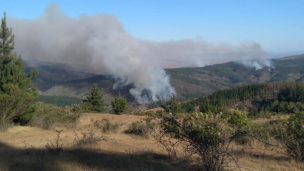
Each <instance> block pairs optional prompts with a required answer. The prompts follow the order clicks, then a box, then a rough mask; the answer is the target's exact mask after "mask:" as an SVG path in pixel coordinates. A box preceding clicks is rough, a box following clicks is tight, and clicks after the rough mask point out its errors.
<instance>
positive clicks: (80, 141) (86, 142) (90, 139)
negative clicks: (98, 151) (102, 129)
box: [74, 131, 106, 147]
mask: <svg viewBox="0 0 304 171" xmlns="http://www.w3.org/2000/svg"><path fill="white" fill-rule="evenodd" d="M74 134H75V139H74V142H75V146H77V147H83V146H92V145H96V144H97V143H98V142H99V141H106V138H105V137H103V136H96V135H95V132H93V131H90V132H81V137H80V136H78V134H77V133H76V132H74Z"/></svg>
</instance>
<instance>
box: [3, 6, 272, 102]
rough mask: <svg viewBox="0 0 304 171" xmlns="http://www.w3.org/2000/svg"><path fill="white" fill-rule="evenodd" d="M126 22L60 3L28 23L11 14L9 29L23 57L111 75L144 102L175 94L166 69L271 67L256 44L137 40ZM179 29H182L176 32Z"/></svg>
mask: <svg viewBox="0 0 304 171" xmlns="http://www.w3.org/2000/svg"><path fill="white" fill-rule="evenodd" d="M155 10H156V9H155ZM139 17H140V16H139ZM124 24H127V23H122V22H121V21H120V20H119V18H117V17H116V16H115V15H111V14H105V13H99V14H91V15H87V14H80V15H78V16H71V15H69V14H67V13H66V12H65V11H63V10H61V9H60V7H59V4H58V3H51V4H49V5H48V6H47V7H46V9H45V10H44V12H43V13H42V14H41V15H39V16H36V17H33V18H30V19H26V18H24V17H12V16H10V15H9V13H8V26H9V27H12V28H13V33H14V34H15V36H16V38H15V41H16V45H15V47H16V49H15V50H16V52H17V53H18V54H21V55H22V58H23V59H30V60H42V61H51V62H66V63H70V64H72V65H81V66H82V67H86V68H88V69H89V70H90V71H92V72H94V73H98V74H108V75H111V76H112V77H114V78H115V79H116V80H117V84H116V85H115V86H120V85H128V84H133V85H134V88H133V89H131V90H130V93H131V94H132V95H133V96H134V97H135V99H136V100H137V101H138V102H140V103H146V102H147V101H148V100H149V99H150V100H151V99H152V100H158V99H163V100H164V99H168V98H169V97H171V96H172V95H174V94H175V90H174V88H173V87H172V86H171V84H170V78H169V76H168V75H167V74H166V73H165V71H164V69H163V68H166V67H186V66H205V65H210V64H216V63H223V62H228V61H244V62H242V63H243V64H244V65H246V66H249V67H255V68H256V69H259V68H261V67H264V66H268V67H269V66H271V63H270V62H269V61H268V60H267V57H268V56H267V53H266V52H265V51H264V50H263V48H262V47H261V45H260V44H258V43H256V42H254V41H240V42H239V43H238V44H236V45H235V44H229V43H210V42H209V41H206V40H204V39H203V38H200V37H196V38H192V39H191V38H187V39H180V40H167V41H155V40H149V39H140V38H138V37H135V36H134V35H133V34H132V33H130V32H129V31H128V30H126V28H125V26H124ZM176 29H180V28H172V30H173V31H174V30H176ZM222 29H223V30H225V28H222ZM147 34H148V33H147ZM245 60H254V61H246V62H245ZM143 92H146V93H144V94H143ZM147 92H148V93H147ZM146 94H148V95H149V97H147V96H146Z"/></svg>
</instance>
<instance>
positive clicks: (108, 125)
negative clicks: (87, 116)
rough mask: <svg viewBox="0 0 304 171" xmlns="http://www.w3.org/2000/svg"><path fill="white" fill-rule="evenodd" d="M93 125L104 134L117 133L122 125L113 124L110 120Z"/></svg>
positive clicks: (103, 120) (96, 122) (94, 122)
mask: <svg viewBox="0 0 304 171" xmlns="http://www.w3.org/2000/svg"><path fill="white" fill-rule="evenodd" d="M93 125H94V126H95V127H96V128H98V129H101V131H102V132H104V133H116V132H118V130H119V129H120V127H121V125H122V124H120V123H117V122H115V123H112V122H110V121H109V119H102V120H101V121H99V120H95V121H93Z"/></svg>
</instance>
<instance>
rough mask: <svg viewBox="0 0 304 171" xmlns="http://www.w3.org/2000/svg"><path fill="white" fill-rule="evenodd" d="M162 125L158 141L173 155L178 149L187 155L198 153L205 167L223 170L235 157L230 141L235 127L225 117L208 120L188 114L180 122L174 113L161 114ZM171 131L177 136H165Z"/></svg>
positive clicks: (186, 156)
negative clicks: (171, 137) (168, 114)
mask: <svg viewBox="0 0 304 171" xmlns="http://www.w3.org/2000/svg"><path fill="white" fill-rule="evenodd" d="M161 128H162V129H161V130H162V133H161V134H160V136H158V142H160V143H161V144H162V145H163V146H164V147H165V148H166V150H167V152H168V153H170V154H169V155H172V154H173V156H175V154H176V153H177V150H178V149H182V150H183V154H184V155H185V156H184V158H186V159H188V158H189V157H191V156H192V155H197V156H199V159H200V160H199V161H200V164H201V165H202V167H203V169H204V170H215V171H218V170H224V168H225V167H226V166H228V164H229V163H231V162H232V161H235V158H234V157H233V155H232V153H231V147H230V144H231V141H232V140H233V139H234V136H233V135H234V132H235V131H237V128H236V129H231V127H228V126H227V123H226V122H225V121H224V120H217V121H209V120H206V119H204V118H199V117H198V118H195V119H194V118H193V117H189V118H186V119H184V120H183V122H180V121H179V120H177V119H175V117H174V116H164V117H163V119H162V121H161ZM171 133H174V134H175V135H178V136H176V137H177V138H179V139H178V140H177V141H172V139H171V140H170V138H169V137H166V136H164V135H166V134H171ZM235 162H236V161H235ZM236 165H237V163H236ZM228 167H231V165H230V166H228Z"/></svg>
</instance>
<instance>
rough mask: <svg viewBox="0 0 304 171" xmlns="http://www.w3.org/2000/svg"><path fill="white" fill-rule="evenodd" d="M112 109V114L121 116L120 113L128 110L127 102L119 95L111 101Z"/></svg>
mask: <svg viewBox="0 0 304 171" xmlns="http://www.w3.org/2000/svg"><path fill="white" fill-rule="evenodd" d="M111 104H112V108H113V111H114V113H116V114H121V113H122V112H125V111H127V110H128V102H127V99H125V98H124V97H122V96H121V95H120V94H118V96H117V97H116V98H115V99H114V100H112V101H111Z"/></svg>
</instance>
